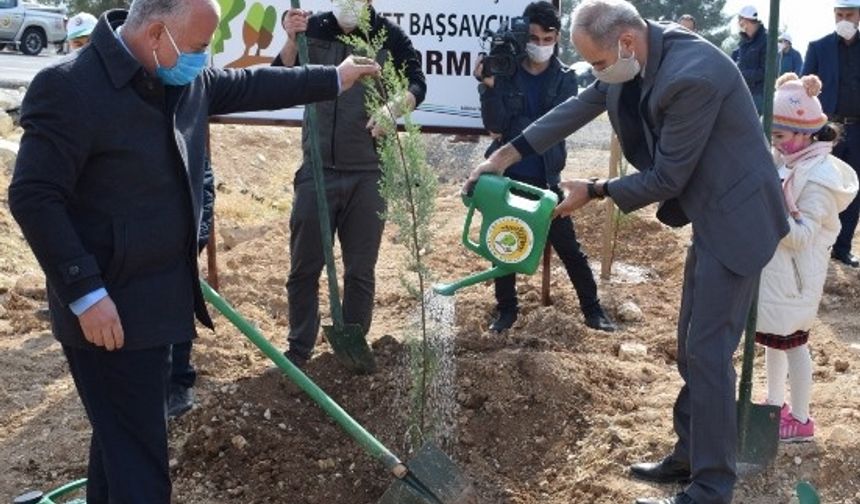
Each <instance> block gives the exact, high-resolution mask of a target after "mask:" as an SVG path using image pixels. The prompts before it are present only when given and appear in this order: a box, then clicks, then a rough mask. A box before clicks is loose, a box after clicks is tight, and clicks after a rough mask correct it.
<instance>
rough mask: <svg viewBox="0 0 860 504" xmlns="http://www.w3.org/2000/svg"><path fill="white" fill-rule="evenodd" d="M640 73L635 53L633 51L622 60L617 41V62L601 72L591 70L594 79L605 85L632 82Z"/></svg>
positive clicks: (619, 43)
mask: <svg viewBox="0 0 860 504" xmlns="http://www.w3.org/2000/svg"><path fill="white" fill-rule="evenodd" d="M641 71H642V67H641V65H639V61H637V60H636V52H635V51H634V52H633V53H632V54H631V55H630V57H628V58H624V57H622V56H621V41H620V40H619V41H618V61H616V62H615V63H613V64H611V65H609V66H608V67H606V68H604V69H603V70H596V69H595V70H592V71H591V73H592V74H594V77H595V78H596V79H597V80H599V81H602V82H605V83H607V84H622V83H624V82H627V81H630V80H633V79H634V78H635V77H636V75H637V74H639V72H641Z"/></svg>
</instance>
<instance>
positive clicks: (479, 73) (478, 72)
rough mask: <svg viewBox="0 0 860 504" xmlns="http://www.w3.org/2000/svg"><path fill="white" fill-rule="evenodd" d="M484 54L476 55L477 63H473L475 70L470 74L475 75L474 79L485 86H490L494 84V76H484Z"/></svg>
mask: <svg viewBox="0 0 860 504" xmlns="http://www.w3.org/2000/svg"><path fill="white" fill-rule="evenodd" d="M483 74H484V56H478V63H477V64H476V65H475V71H474V72H472V75H474V76H475V78H476V79H478V80H479V81H481V82H483V83H484V85H485V86H487V87H488V88H491V87H493V86H495V85H496V78H495V77H493V76H492V75H491V76H489V77H484V76H483Z"/></svg>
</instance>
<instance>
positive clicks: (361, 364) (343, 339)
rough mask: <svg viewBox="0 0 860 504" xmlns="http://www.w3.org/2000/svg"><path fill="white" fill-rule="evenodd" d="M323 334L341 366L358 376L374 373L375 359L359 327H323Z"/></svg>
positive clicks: (348, 325)
mask: <svg viewBox="0 0 860 504" xmlns="http://www.w3.org/2000/svg"><path fill="white" fill-rule="evenodd" d="M323 333H324V334H325V337H326V340H328V342H329V344H330V345H331V348H332V350H333V351H334V355H335V357H337V360H338V361H340V362H341V364H343V365H344V366H346V367H348V368H349V369H351V370H353V371H354V372H356V373H359V374H370V373H374V372H376V359H375V358H374V357H373V352H372V351H371V350H370V345H368V344H367V340H366V339H365V337H364V334H365V333H364V329H362V327H361V326H360V325H358V324H344V326H343V327H340V328H337V327H333V326H323Z"/></svg>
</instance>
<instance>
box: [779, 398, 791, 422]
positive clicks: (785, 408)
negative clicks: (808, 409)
mask: <svg viewBox="0 0 860 504" xmlns="http://www.w3.org/2000/svg"><path fill="white" fill-rule="evenodd" d="M789 418H792V416H791V406H789V405H788V403H782V408H780V410H779V423H780V424H782V423H783V422H786V421H788V419H789Z"/></svg>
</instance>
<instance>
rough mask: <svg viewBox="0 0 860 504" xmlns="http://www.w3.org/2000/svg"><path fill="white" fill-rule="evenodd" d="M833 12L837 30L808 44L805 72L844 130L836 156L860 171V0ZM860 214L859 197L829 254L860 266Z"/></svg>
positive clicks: (846, 0)
mask: <svg viewBox="0 0 860 504" xmlns="http://www.w3.org/2000/svg"><path fill="white" fill-rule="evenodd" d="M833 14H834V17H835V21H836V30H835V31H834V32H833V33H830V34H828V35H826V36H824V37H822V38H820V39H818V40H816V41H814V42H811V43H810V44H809V48H808V49H807V50H806V62H805V63H804V66H803V73H804V75H809V74H815V75H817V76H819V77H820V78H821V83H822V87H821V97H820V98H821V106H822V108H823V109H824V113H826V114H827V117H828V118H829V119H830V120H831V121H833V122H835V123H839V124H840V125H841V126H842V128H843V129H844V131H843V135H842V139H841V140H840V142H839V143H837V144H836V145H835V146H834V147H833V155H834V156H836V157H838V158H839V159H841V160H843V161H845V162H846V163H848V164H849V165H851V167H852V168H854V170H855V171H857V172H858V173H860V35H858V34H857V26H858V24H860V0H836V2H835V8H834V10H833ZM858 217H860V198H854V201H853V202H852V203H851V204H850V205H849V206H848V208H846V209H845V210H844V211H843V212H842V213H841V214H839V220H840V221H841V222H842V230H841V231H840V232H839V236H838V237H837V238H836V243H834V244H833V250H832V251H831V254H830V255H831V257H832V258H833V259H835V260H836V261H839V262H841V263H843V264H845V265H847V266H851V267H852V268H857V267H858V266H860V260H858V259H857V257H856V256H855V255H854V254H853V253H852V252H851V241H852V240H853V239H854V231H855V230H856V229H857V220H858Z"/></svg>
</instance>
